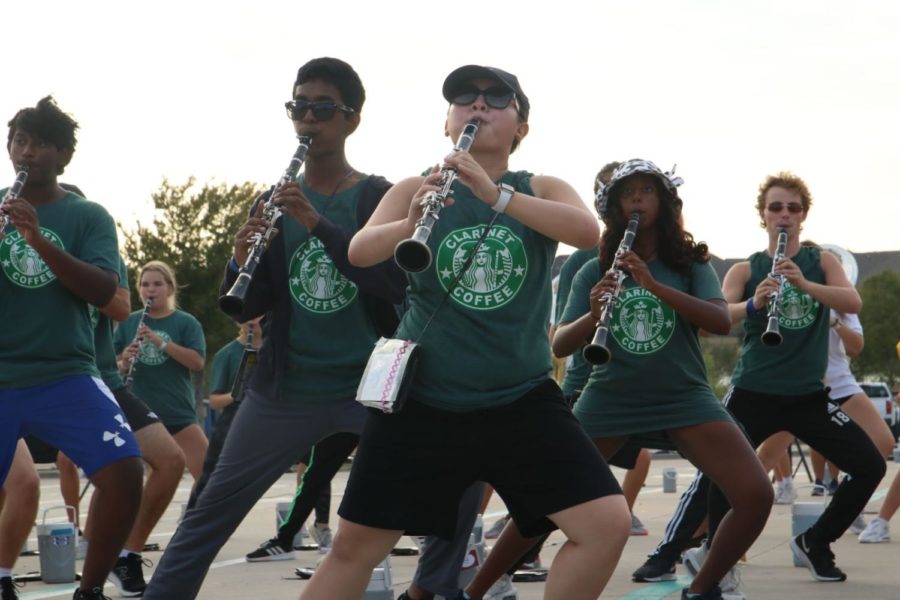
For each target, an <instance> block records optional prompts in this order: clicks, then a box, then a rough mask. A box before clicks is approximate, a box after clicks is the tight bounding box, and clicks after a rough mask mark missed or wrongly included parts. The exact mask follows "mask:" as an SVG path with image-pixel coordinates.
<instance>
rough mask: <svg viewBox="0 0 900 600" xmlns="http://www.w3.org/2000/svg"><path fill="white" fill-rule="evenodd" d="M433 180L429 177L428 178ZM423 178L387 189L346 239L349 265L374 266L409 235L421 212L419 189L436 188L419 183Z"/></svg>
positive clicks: (389, 255)
mask: <svg viewBox="0 0 900 600" xmlns="http://www.w3.org/2000/svg"><path fill="white" fill-rule="evenodd" d="M433 179H434V178H433V176H429V178H428V180H429V181H431V180H433ZM425 181H426V178H425V177H410V178H409V179H404V180H403V181H401V182H399V183H397V184H395V185H394V187H392V188H391V189H389V190H388V191H387V193H386V194H385V195H384V198H382V200H381V202H379V203H378V206H377V207H376V208H375V211H374V212H373V213H372V217H371V218H370V219H369V221H368V223H366V224H365V226H363V228H362V229H360V230H359V231H357V232H356V235H354V236H353V239H352V240H350V247H349V248H348V250H347V257H348V258H349V259H350V262H351V263H352V264H354V265H356V266H357V267H371V266H372V265H377V264H378V263H380V262H382V261H385V260H387V259H388V258H390V257H392V256H393V255H394V247H395V246H396V245H397V244H398V243H399V242H400V241H401V240H405V239H407V238H409V237H411V236H412V234H413V231H415V223H416V221H417V220H418V218H419V216H420V215H421V209H420V208H419V207H418V205H417V204H418V200H417V198H418V197H419V196H420V195H421V192H422V190H426V191H427V189H435V190H436V189H437V186H434V185H433V184H430V185H427V184H426V185H423V184H424V183H425ZM417 192H419V193H418V194H417ZM448 204H449V203H448Z"/></svg>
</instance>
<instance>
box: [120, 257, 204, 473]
mask: <svg viewBox="0 0 900 600" xmlns="http://www.w3.org/2000/svg"><path fill="white" fill-rule="evenodd" d="M177 290H178V285H177V283H176V280H175V273H174V271H173V270H172V267H170V266H169V265H167V264H166V263H164V262H162V261H158V260H152V261H150V262H148V263H147V264H146V265H144V266H143V267H142V268H141V271H140V274H139V275H138V292H139V294H140V296H141V300H142V301H143V302H144V303H145V306H149V307H148V308H144V309H142V310H137V311H134V312H133V313H131V314H130V315H129V316H128V318H127V319H126V320H125V321H123V322H122V323H121V324H120V325H119V327H117V328H116V332H115V337H114V340H115V346H116V352H118V353H119V372H120V373H121V374H122V375H126V373H127V372H128V371H130V370H131V369H132V365H133V371H132V374H133V377H134V393H135V395H137V396H138V397H139V398H140V399H141V400H143V401H144V402H145V403H146V404H147V406H149V407H150V408H151V409H152V410H153V412H154V413H156V415H158V416H159V420H160V421H161V422H162V424H163V425H164V426H165V428H166V430H167V431H168V432H169V434H171V436H172V437H173V438H174V439H175V442H176V443H177V444H178V446H179V447H180V448H181V451H182V452H183V453H184V458H185V464H186V465H187V468H188V471H190V472H191V475H192V476H193V477H194V481H195V482H196V481H197V480H199V479H200V474H201V473H202V471H203V459H204V457H205V456H206V448H207V445H208V444H207V441H206V435H205V434H204V433H203V430H202V429H201V428H200V425H199V424H198V422H197V406H196V402H197V401H196V396H195V394H194V384H193V382H192V381H191V371H200V370H202V369H203V365H204V364H205V363H206V340H205V338H204V336H203V327H202V326H201V325H200V321H198V320H197V319H196V318H195V317H194V316H193V315H191V314H188V313H186V312H184V311H183V310H181V309H179V308H178V307H177V299H176V292H177ZM132 340H134V341H133V342H132Z"/></svg>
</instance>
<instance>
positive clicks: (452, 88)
mask: <svg viewBox="0 0 900 600" xmlns="http://www.w3.org/2000/svg"><path fill="white" fill-rule="evenodd" d="M473 79H492V80H494V81H496V82H497V83H499V84H501V85H503V86H504V87H506V88H507V89H509V90H510V91H511V92H514V93H515V92H516V90H515V89H514V88H513V87H511V86H510V85H509V84H508V83H507V82H506V81H504V80H503V78H502V77H500V76H499V75H498V74H497V73H495V72H494V71H492V70H491V69H490V68H488V67H482V66H481V65H466V66H464V67H460V68H458V69H456V70H454V71H453V72H452V73H450V74H449V75H447V79H445V80H444V88H443V90H442V91H443V94H444V99H445V100H446V101H447V102H450V101H451V99H452V97H453V94H454V92H456V91H457V90H458V89H459V86H461V85H462V84H464V83H466V82H467V81H472V80H473Z"/></svg>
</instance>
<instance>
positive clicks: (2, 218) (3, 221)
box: [0, 165, 28, 233]
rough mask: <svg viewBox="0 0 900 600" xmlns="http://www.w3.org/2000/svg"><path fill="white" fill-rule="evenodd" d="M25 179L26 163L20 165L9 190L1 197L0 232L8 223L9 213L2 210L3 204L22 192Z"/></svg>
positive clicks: (26, 172) (26, 177)
mask: <svg viewBox="0 0 900 600" xmlns="http://www.w3.org/2000/svg"><path fill="white" fill-rule="evenodd" d="M27 179H28V165H20V166H19V171H18V173H16V180H15V181H13V184H12V186H10V188H9V190H8V191H7V192H6V196H4V197H3V201H2V202H0V233H3V232H4V231H5V230H6V226H7V225H9V215H8V214H6V212H4V211H3V205H5V204H6V203H7V202H9V201H10V200H15V199H16V198H18V197H19V194H21V193H22V188H23V187H25V180H27Z"/></svg>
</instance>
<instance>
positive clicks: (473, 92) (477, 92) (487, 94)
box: [450, 85, 516, 110]
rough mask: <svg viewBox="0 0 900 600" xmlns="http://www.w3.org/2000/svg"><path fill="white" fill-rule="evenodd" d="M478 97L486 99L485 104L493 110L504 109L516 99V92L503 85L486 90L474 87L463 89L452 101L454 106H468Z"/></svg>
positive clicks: (458, 91) (454, 95)
mask: <svg viewBox="0 0 900 600" xmlns="http://www.w3.org/2000/svg"><path fill="white" fill-rule="evenodd" d="M478 96H481V97H483V98H484V102H485V104H487V105H488V106H490V107H491V108H496V109H500V110H502V109H504V108H506V107H507V106H509V103H510V102H512V101H513V98H515V97H516V94H515V92H513V91H512V90H510V89H509V88H507V87H503V86H502V85H496V86H494V87H489V88H488V89H486V90H482V89H481V88H477V87H475V86H474V85H473V86H466V87H462V88H460V89H459V90H457V92H456V93H455V94H453V96H452V97H451V99H450V102H451V103H453V104H458V105H459V106H468V105H470V104H472V103H473V102H475V101H476V100H477V99H478Z"/></svg>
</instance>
